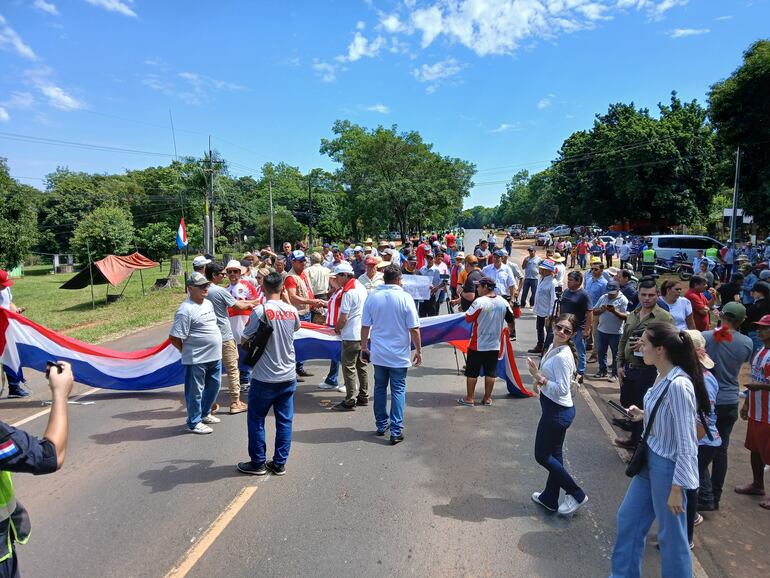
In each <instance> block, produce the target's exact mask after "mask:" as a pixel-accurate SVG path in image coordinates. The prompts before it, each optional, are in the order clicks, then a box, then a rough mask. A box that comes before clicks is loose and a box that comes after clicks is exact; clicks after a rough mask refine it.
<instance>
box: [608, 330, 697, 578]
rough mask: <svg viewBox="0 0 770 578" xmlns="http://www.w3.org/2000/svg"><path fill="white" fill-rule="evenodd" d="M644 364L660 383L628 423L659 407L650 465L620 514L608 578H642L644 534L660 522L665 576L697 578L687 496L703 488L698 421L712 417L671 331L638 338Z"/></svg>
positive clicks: (684, 346)
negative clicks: (699, 414) (704, 416)
mask: <svg viewBox="0 0 770 578" xmlns="http://www.w3.org/2000/svg"><path fill="white" fill-rule="evenodd" d="M640 341H641V344H642V348H641V349H642V352H643V353H644V362H645V363H646V364H647V365H654V366H655V367H656V369H657V370H658V378H657V380H656V381H655V383H654V384H653V386H652V387H651V388H650V389H649V390H648V391H647V393H646V394H645V396H644V407H645V408H646V409H647V411H645V410H642V409H640V408H638V407H636V406H635V405H632V406H631V407H629V408H628V412H629V413H630V414H631V419H633V420H634V421H640V420H644V425H645V432H646V430H647V424H648V421H649V416H650V413H651V412H652V411H653V408H654V407H655V405H656V404H657V403H658V400H662V401H661V402H660V407H659V408H658V410H657V413H656V414H655V419H654V420H653V424H652V428H651V429H650V432H649V435H648V437H647V447H648V449H647V459H646V464H645V466H644V467H643V468H642V471H641V472H639V473H638V474H637V475H636V476H634V478H633V479H632V480H631V485H630V486H629V487H628V491H627V492H626V497H625V499H624V500H623V503H622V504H621V506H620V509H619V510H618V516H617V536H616V539H615V548H614V550H613V552H612V576H611V578H620V577H623V578H630V577H638V576H641V572H642V556H643V553H644V544H645V540H646V537H647V532H648V531H649V529H650V526H652V523H653V521H655V520H656V519H657V521H658V541H659V542H660V564H661V576H662V577H663V578H680V577H684V576H687V577H689V576H692V559H691V556H690V544H689V540H688V539H687V517H686V515H685V510H686V507H687V506H686V498H685V491H686V490H693V489H695V488H697V487H698V484H699V480H698V439H697V434H696V427H695V414H696V412H697V411H698V410H701V411H703V412H704V413H705V414H708V413H710V411H711V407H710V403H709V398H708V393H707V391H706V387H705V385H704V381H703V370H702V368H701V367H700V363H699V361H698V356H697V354H696V351H695V347H694V346H693V342H692V340H691V339H690V336H689V335H687V333H686V332H685V331H681V330H679V329H677V328H676V327H675V326H674V325H671V324H669V323H664V322H658V321H654V322H652V323H650V324H649V325H648V326H647V328H646V329H645V331H644V334H643V335H642V337H641V340H640Z"/></svg>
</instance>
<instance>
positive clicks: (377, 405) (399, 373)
mask: <svg viewBox="0 0 770 578" xmlns="http://www.w3.org/2000/svg"><path fill="white" fill-rule="evenodd" d="M406 370H407V368H406V367H385V366H384V365H375V366H374V423H375V425H376V426H377V431H385V428H386V427H387V426H388V417H390V435H392V436H397V435H399V434H400V433H401V430H402V429H403V428H404V406H405V405H406ZM388 382H390V416H388Z"/></svg>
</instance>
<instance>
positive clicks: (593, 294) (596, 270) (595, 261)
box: [584, 257, 607, 363]
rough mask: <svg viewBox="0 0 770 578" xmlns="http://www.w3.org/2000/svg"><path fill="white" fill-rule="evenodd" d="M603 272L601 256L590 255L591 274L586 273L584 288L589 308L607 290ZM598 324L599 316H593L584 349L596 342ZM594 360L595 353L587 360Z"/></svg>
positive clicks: (591, 347) (590, 361) (590, 347)
mask: <svg viewBox="0 0 770 578" xmlns="http://www.w3.org/2000/svg"><path fill="white" fill-rule="evenodd" d="M603 273H604V264H603V263H602V258H601V257H592V258H591V274H590V275H586V279H585V283H584V286H585V290H586V292H587V293H588V296H589V297H590V298H591V308H592V309H593V307H594V306H595V305H596V303H597V302H598V301H599V298H600V297H601V296H602V295H604V294H605V293H606V292H607V279H606V278H605V277H604V275H603ZM598 324H599V318H598V317H594V320H593V324H592V326H591V335H590V337H589V339H588V345H587V347H586V349H588V350H592V349H593V346H594V343H596V326H597V325H598ZM594 361H596V355H595V353H592V354H591V358H590V359H589V360H588V362H589V363H593V362H594Z"/></svg>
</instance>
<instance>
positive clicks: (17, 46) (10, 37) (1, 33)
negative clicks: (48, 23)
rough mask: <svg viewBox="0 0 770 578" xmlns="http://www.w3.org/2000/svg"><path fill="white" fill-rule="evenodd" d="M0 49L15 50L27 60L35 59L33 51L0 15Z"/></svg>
mask: <svg viewBox="0 0 770 578" xmlns="http://www.w3.org/2000/svg"><path fill="white" fill-rule="evenodd" d="M0 49H3V50H7V51H8V52H15V53H16V54H18V55H19V56H21V57H23V58H26V59H28V60H37V59H38V58H37V55H36V54H35V51H34V50H32V48H30V46H29V45H28V44H25V43H24V41H23V40H22V39H21V36H19V35H18V34H17V33H16V31H15V30H14V29H13V28H11V27H10V26H9V25H8V22H7V21H6V19H5V18H4V17H3V16H2V15H0Z"/></svg>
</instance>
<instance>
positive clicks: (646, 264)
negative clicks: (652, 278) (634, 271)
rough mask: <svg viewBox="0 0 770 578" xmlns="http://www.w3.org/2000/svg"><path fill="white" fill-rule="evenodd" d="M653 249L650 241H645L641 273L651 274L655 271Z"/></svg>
mask: <svg viewBox="0 0 770 578" xmlns="http://www.w3.org/2000/svg"><path fill="white" fill-rule="evenodd" d="M656 258H657V255H656V254H655V249H653V248H652V241H647V248H646V249H645V250H644V251H642V275H653V274H654V273H655V259H656Z"/></svg>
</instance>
